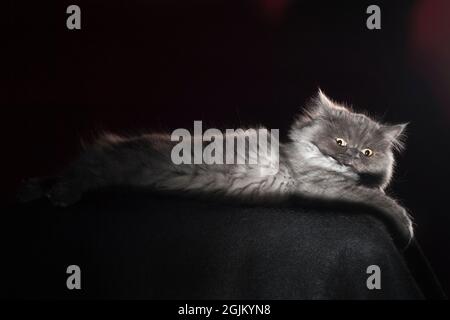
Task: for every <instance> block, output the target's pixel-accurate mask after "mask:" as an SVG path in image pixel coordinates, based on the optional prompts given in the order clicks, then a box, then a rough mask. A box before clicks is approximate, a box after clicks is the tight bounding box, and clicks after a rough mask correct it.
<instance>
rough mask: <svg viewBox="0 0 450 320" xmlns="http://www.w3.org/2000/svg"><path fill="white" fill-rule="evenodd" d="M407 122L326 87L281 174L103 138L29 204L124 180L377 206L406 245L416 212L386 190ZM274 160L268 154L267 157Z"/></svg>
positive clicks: (282, 158) (156, 144) (151, 139)
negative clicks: (335, 95) (176, 158)
mask: <svg viewBox="0 0 450 320" xmlns="http://www.w3.org/2000/svg"><path fill="white" fill-rule="evenodd" d="M405 126H406V125H404V124H399V125H386V124H381V123H378V122H376V121H374V120H372V119H371V118H369V117H368V116H366V115H363V114H359V113H355V112H353V111H351V110H350V109H349V108H347V107H345V106H343V105H339V104H337V103H335V102H333V101H331V100H330V99H329V98H328V97H326V96H325V94H323V93H322V92H321V91H320V90H319V93H318V95H317V97H316V98H315V99H313V100H312V102H311V103H310V104H309V105H308V106H307V107H306V108H305V110H304V112H303V113H302V114H301V115H300V116H299V117H298V118H297V119H296V120H295V121H294V123H293V125H292V127H291V129H290V132H289V138H290V139H289V140H290V141H289V142H287V143H284V144H281V145H280V146H279V154H277V155H276V157H277V158H276V159H269V160H270V161H275V160H276V161H277V164H278V170H277V171H276V172H275V173H274V172H272V171H271V170H265V169H267V167H270V166H271V164H270V161H269V164H268V165H267V164H266V165H265V167H264V168H263V167H261V166H259V165H249V164H232V165H230V164H221V165H219V164H211V165H207V164H180V165H176V164H174V163H173V162H172V161H171V157H170V155H171V150H172V148H173V146H174V142H172V141H171V140H170V136H169V135H167V134H147V135H142V136H137V137H131V138H125V137H120V136H116V135H104V136H102V137H101V138H100V139H99V140H98V141H97V142H96V143H95V144H93V145H92V146H90V147H88V148H87V150H86V151H85V152H84V153H83V154H82V155H81V156H80V158H79V159H78V160H76V161H75V162H74V163H72V164H71V165H70V166H69V167H68V168H67V169H66V170H65V172H63V174H62V176H61V177H60V178H59V179H58V180H57V181H56V183H55V184H53V185H52V186H51V187H49V188H43V187H42V183H41V181H39V180H36V179H34V180H33V179H32V180H30V182H29V183H28V187H25V188H24V190H23V191H22V193H21V195H20V196H21V198H22V200H24V201H27V200H31V199H34V198H37V197H40V196H43V195H45V196H47V197H48V198H49V199H50V200H51V202H52V203H53V204H55V205H60V206H67V205H70V204H72V203H74V202H76V201H78V200H79V199H80V197H81V195H82V194H83V193H84V192H87V191H90V190H94V189H98V188H102V187H107V186H117V185H131V186H142V187H149V188H151V189H154V190H158V191H172V192H178V193H186V192H190V193H192V194H198V195H206V196H208V197H209V196H210V195H215V196H220V197H229V198H234V199H237V200H240V201H253V202H261V203H268V202H279V203H282V202H284V201H288V200H289V199H291V198H295V197H297V196H300V197H303V198H310V199H319V200H327V201H328V200H330V201H333V200H337V201H345V202H350V203H354V204H364V205H368V206H371V207H373V208H375V209H377V210H378V212H380V213H381V214H382V215H383V217H384V218H385V219H387V220H388V221H389V222H391V223H392V224H393V225H394V226H395V227H396V229H397V230H398V231H399V233H400V235H401V237H402V238H403V239H404V240H406V241H407V242H408V241H409V240H411V238H412V237H413V228H412V223H411V219H410V217H409V215H408V214H407V212H406V210H405V209H404V208H402V207H401V206H400V205H399V204H398V203H397V202H396V201H395V200H393V199H392V198H390V197H388V196H387V195H386V194H385V193H384V189H385V188H386V186H387V185H388V184H389V182H390V180H391V177H392V172H393V167H394V156H393V152H394V150H399V149H400V148H401V147H402V142H401V137H402V133H403V131H404V129H405ZM266 160H267V159H266Z"/></svg>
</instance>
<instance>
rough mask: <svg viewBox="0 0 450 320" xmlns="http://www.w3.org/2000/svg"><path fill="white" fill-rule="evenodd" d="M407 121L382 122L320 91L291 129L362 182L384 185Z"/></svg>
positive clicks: (296, 137)
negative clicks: (346, 106)
mask: <svg viewBox="0 0 450 320" xmlns="http://www.w3.org/2000/svg"><path fill="white" fill-rule="evenodd" d="M405 126H406V125H382V124H380V123H377V122H376V121H374V120H372V119H370V118H369V117H367V116H365V115H362V114H358V113H354V112H351V111H350V110H349V109H347V108H345V107H343V106H340V105H337V104H336V103H334V102H332V101H331V100H330V99H328V98H327V97H326V96H325V95H324V94H323V93H322V92H319V95H318V98H317V99H316V100H315V101H314V103H313V105H312V106H311V107H310V108H309V109H308V111H307V112H306V113H305V114H303V115H302V116H301V117H300V118H299V119H298V121H297V122H296V123H295V124H294V126H293V127H292V130H291V132H290V136H291V138H293V140H294V141H295V140H297V141H298V140H303V139H304V140H305V141H309V142H312V143H313V144H314V145H315V146H316V147H317V148H318V149H319V150H320V151H321V153H322V154H323V155H324V156H328V157H331V158H333V159H334V160H336V161H337V162H338V163H339V164H341V165H342V166H346V167H348V168H349V169H350V170H352V171H353V172H355V173H357V174H358V176H359V177H360V180H361V182H362V183H363V184H365V185H368V186H371V187H382V188H384V187H385V186H386V185H387V184H388V182H389V180H390V178H391V176H392V168H393V166H394V157H393V149H394V148H396V147H399V146H400V141H399V136H400V135H401V133H402V131H403V130H404V128H405Z"/></svg>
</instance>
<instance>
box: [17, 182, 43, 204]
mask: <svg viewBox="0 0 450 320" xmlns="http://www.w3.org/2000/svg"><path fill="white" fill-rule="evenodd" d="M44 195H45V190H44V186H43V185H42V179H41V178H31V179H27V180H24V181H23V182H22V183H21V185H20V187H19V190H18V192H17V195H16V197H17V200H18V201H19V202H23V203H25V202H30V201H33V200H37V199H40V198H43V197H44Z"/></svg>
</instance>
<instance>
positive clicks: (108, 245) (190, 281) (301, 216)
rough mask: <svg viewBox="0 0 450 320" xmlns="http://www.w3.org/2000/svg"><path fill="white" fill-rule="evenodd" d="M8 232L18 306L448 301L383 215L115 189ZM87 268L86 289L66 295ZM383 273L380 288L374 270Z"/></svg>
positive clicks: (24, 215) (11, 285) (16, 210)
mask: <svg viewBox="0 0 450 320" xmlns="http://www.w3.org/2000/svg"><path fill="white" fill-rule="evenodd" d="M3 222H4V223H3V224H2V229H3V230H2V236H4V239H3V241H2V243H3V245H4V249H3V257H4V258H5V259H3V262H2V267H3V268H4V269H5V270H4V272H3V275H5V277H4V278H5V279H4V280H3V284H4V285H3V286H2V287H3V289H2V295H5V296H6V297H10V298H63V299H73V298H74V299H84V298H136V299H138V298H139V299H423V298H429V299H440V298H444V295H443V293H442V291H441V289H440V286H439V284H438V282H437V281H436V279H435V277H434V275H433V272H432V271H431V269H430V268H429V266H428V263H427V261H426V259H425V258H424V256H423V254H422V252H421V251H420V248H419V247H418V245H417V244H416V243H413V244H412V245H411V246H410V247H409V248H408V249H407V250H406V251H405V252H403V250H401V249H399V248H397V247H396V246H395V245H394V242H393V241H392V239H391V235H390V234H389V233H388V231H387V229H386V227H385V226H384V224H383V223H382V222H381V221H379V220H378V219H377V218H376V217H374V215H372V214H367V213H364V212H360V214H354V213H352V214H349V213H347V212H346V210H343V209H342V208H341V209H339V210H335V211H333V210H330V209H327V210H318V209H312V208H311V207H305V208H302V207H292V208H275V207H250V206H243V207H240V206H233V205H227V204H224V203H214V202H208V201H197V200H189V199H183V198H180V197H173V196H156V195H149V194H148V193H145V192H138V191H133V192H131V191H124V190H110V191H106V192H98V193H95V194H90V195H87V196H86V197H85V198H84V199H83V200H82V202H80V203H79V204H77V205H75V206H73V207H69V208H62V209H61V208H54V207H52V206H51V205H50V204H49V203H48V202H47V201H46V200H40V201H37V202H33V203H29V204H26V205H17V204H16V205H13V206H11V207H9V208H7V210H6V214H5V215H4V217H3ZM72 264H75V265H79V266H80V268H81V272H82V276H81V279H82V280H81V283H82V289H81V290H68V289H67V288H66V279H67V277H68V275H67V274H66V268H67V266H69V265H72ZM369 265H378V266H380V268H381V290H368V289H367V287H366V280H367V277H368V276H369V275H368V274H367V273H366V269H367V267H368V266H369Z"/></svg>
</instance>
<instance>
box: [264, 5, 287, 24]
mask: <svg viewBox="0 0 450 320" xmlns="http://www.w3.org/2000/svg"><path fill="white" fill-rule="evenodd" d="M288 4H289V0H260V6H261V9H262V10H263V12H264V14H265V15H266V16H267V17H268V18H269V19H270V20H271V21H272V22H278V21H280V20H281V19H282V17H283V15H284V13H285V12H286V8H287V7H288Z"/></svg>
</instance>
